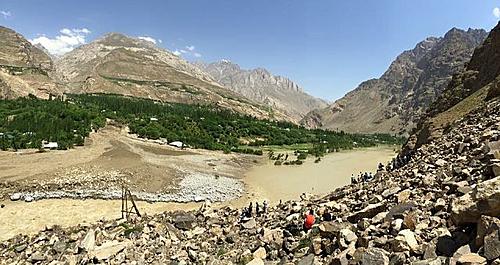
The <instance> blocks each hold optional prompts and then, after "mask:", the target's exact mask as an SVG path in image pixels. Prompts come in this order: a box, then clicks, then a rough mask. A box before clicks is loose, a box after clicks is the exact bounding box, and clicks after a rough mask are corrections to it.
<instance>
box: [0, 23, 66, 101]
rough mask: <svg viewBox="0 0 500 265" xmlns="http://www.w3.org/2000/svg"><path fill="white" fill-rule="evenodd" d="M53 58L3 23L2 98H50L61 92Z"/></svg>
mask: <svg viewBox="0 0 500 265" xmlns="http://www.w3.org/2000/svg"><path fill="white" fill-rule="evenodd" d="M53 75H54V65H53V62H52V59H51V58H50V57H49V56H48V55H47V54H45V53H44V52H43V51H42V50H40V49H38V48H37V47H35V46H33V45H32V44H31V43H30V42H29V41H28V40H26V39H25V38H24V37H23V36H21V35H20V34H18V33H16V32H15V31H13V30H11V29H8V28H5V27H2V26H0V98H15V97H19V96H27V95H28V94H33V95H36V96H37V97H42V98H48V97H49V95H50V94H53V95H58V94H60V93H61V91H62V90H61V89H62V88H61V86H60V85H58V84H57V83H55V82H54V79H53Z"/></svg>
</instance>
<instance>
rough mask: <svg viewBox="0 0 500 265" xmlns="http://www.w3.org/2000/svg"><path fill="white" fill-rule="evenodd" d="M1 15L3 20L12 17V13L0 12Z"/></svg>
mask: <svg viewBox="0 0 500 265" xmlns="http://www.w3.org/2000/svg"><path fill="white" fill-rule="evenodd" d="M0 14H2V16H3V18H5V19H7V18H8V17H10V16H12V13H10V11H5V10H0Z"/></svg>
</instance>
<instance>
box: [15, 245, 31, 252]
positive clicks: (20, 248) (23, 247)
mask: <svg viewBox="0 0 500 265" xmlns="http://www.w3.org/2000/svg"><path fill="white" fill-rule="evenodd" d="M27 247H28V245H26V244H21V245H19V246H17V247H15V248H14V250H16V252H23V251H24V250H25V249H26V248H27Z"/></svg>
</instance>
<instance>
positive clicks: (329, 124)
mask: <svg viewBox="0 0 500 265" xmlns="http://www.w3.org/2000/svg"><path fill="white" fill-rule="evenodd" d="M486 36H487V33H486V31H485V30H481V29H479V30H473V29H469V30H467V31H464V30H461V29H457V28H453V29H451V30H450V31H448V32H447V33H446V34H445V36H443V37H439V38H436V37H429V38H426V39H425V40H423V41H421V42H419V43H418V44H417V45H416V46H415V47H414V48H413V49H412V50H408V51H404V52H403V53H401V54H400V55H399V56H398V57H397V58H396V59H395V60H394V61H393V62H392V63H391V65H390V66H389V68H388V69H387V71H386V72H385V73H384V74H383V75H382V76H381V77H380V78H379V79H376V80H375V81H371V82H369V83H362V84H361V85H360V86H358V88H356V89H354V90H353V91H352V92H349V93H348V94H347V95H346V96H345V97H343V98H342V99H340V100H338V103H337V104H335V106H334V107H333V109H335V111H334V112H332V111H331V109H332V108H328V109H325V110H319V111H316V112H315V113H314V114H311V115H308V116H307V117H306V119H304V120H303V121H302V123H303V124H308V125H314V124H315V122H317V126H319V124H321V126H322V127H323V128H329V129H340V130H344V131H348V132H363V133H373V132H383V133H396V132H398V133H402V134H406V135H407V134H408V132H410V131H411V129H412V128H414V127H415V126H416V123H417V122H418V119H419V117H420V116H421V115H422V114H424V113H425V111H426V110H427V108H428V107H429V105H430V104H431V103H432V102H433V101H435V100H436V98H437V96H438V95H440V94H441V92H442V91H443V90H444V89H445V88H446V86H447V84H448V82H449V81H450V80H451V77H452V75H453V74H454V73H456V72H457V71H459V70H460V69H462V68H463V66H464V65H465V64H466V62H467V61H468V60H469V59H470V58H471V56H472V53H473V51H474V49H475V48H476V47H477V46H478V45H480V44H481V43H482V42H483V40H484V39H485V38H486ZM337 106H342V109H340V110H339V108H338V107H337ZM309 117H310V118H311V119H312V120H307V119H308V118H309Z"/></svg>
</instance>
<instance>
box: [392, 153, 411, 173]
mask: <svg viewBox="0 0 500 265" xmlns="http://www.w3.org/2000/svg"><path fill="white" fill-rule="evenodd" d="M414 155H415V151H413V150H410V151H409V152H408V153H406V154H398V156H397V157H395V158H393V159H392V161H391V162H389V165H388V166H387V171H392V170H396V169H398V168H401V167H404V166H405V165H406V164H408V162H410V160H411V159H412V158H413V156H414Z"/></svg>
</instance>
